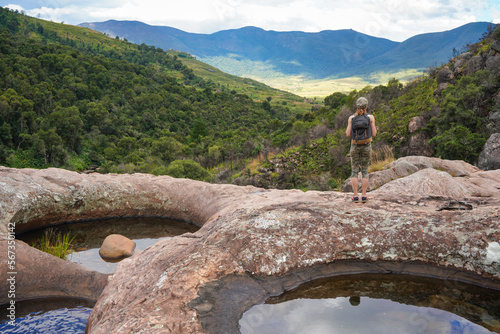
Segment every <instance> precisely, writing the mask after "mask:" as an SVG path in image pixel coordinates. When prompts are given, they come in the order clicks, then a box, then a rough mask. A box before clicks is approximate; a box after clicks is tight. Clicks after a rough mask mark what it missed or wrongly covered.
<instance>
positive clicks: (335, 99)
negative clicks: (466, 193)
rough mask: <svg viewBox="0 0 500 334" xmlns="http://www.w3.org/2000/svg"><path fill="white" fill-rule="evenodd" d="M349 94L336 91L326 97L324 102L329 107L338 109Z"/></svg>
mask: <svg viewBox="0 0 500 334" xmlns="http://www.w3.org/2000/svg"><path fill="white" fill-rule="evenodd" d="M346 98H347V95H346V94H344V93H341V92H335V93H333V94H331V95H328V96H327V97H325V100H324V103H325V105H326V106H327V107H328V108H331V109H337V108H338V107H340V106H341V105H343V104H344V103H345V101H346Z"/></svg>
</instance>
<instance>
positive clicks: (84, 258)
mask: <svg viewBox="0 0 500 334" xmlns="http://www.w3.org/2000/svg"><path fill="white" fill-rule="evenodd" d="M47 229H52V233H54V234H59V233H60V234H61V235H64V234H66V233H69V235H70V236H71V237H74V239H73V242H72V243H71V249H72V250H73V252H72V253H71V254H70V255H68V257H67V259H68V260H69V261H71V262H75V263H78V264H81V265H83V266H84V267H86V268H89V269H92V270H95V271H98V272H101V273H104V274H110V273H113V272H114V270H115V268H116V266H117V264H118V263H117V262H110V261H105V260H103V259H102V258H101V256H100V255H99V248H100V247H101V245H102V242H103V240H104V238H106V236H108V235H110V234H121V235H123V236H126V237H127V238H129V239H132V240H133V241H134V242H135V243H136V248H135V252H134V253H137V252H140V251H142V250H144V249H146V248H147V247H149V246H151V245H153V244H154V243H155V242H157V241H158V240H160V239H164V238H171V237H174V236H176V235H181V234H183V233H187V232H195V231H197V230H198V227H196V226H195V225H193V224H189V223H186V222H183V221H179V220H173V219H165V218H156V217H127V218H109V219H102V220H97V221H96V220H93V221H87V222H77V223H67V224H61V225H57V226H52V227H48V228H45V229H38V230H34V231H30V232H26V233H23V234H20V235H19V236H17V238H18V239H20V240H23V241H24V242H26V243H27V244H29V245H33V244H36V242H37V241H39V240H40V239H41V238H42V236H43V235H44V234H45V232H46V231H47Z"/></svg>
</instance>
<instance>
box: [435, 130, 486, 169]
mask: <svg viewBox="0 0 500 334" xmlns="http://www.w3.org/2000/svg"><path fill="white" fill-rule="evenodd" d="M485 142H486V139H484V138H483V137H481V135H479V134H477V133H473V132H471V131H470V130H469V129H467V128H466V127H465V126H462V125H458V126H455V127H453V128H451V129H449V130H447V131H446V132H444V133H443V134H442V135H440V136H437V137H434V138H432V139H431V140H430V141H429V144H430V145H432V146H434V147H435V148H436V153H437V154H438V155H439V156H441V157H442V158H443V159H450V160H464V161H466V162H469V163H472V164H473V163H474V162H476V160H477V158H478V157H479V154H480V152H481V150H482V148H483V146H484V143H485Z"/></svg>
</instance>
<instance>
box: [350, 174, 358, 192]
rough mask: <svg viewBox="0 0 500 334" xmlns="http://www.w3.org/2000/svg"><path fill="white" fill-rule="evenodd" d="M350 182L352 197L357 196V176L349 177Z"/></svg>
mask: <svg viewBox="0 0 500 334" xmlns="http://www.w3.org/2000/svg"><path fill="white" fill-rule="evenodd" d="M351 184H352V192H353V193H354V197H356V196H358V178H357V177H351Z"/></svg>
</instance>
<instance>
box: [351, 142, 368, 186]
mask: <svg viewBox="0 0 500 334" xmlns="http://www.w3.org/2000/svg"><path fill="white" fill-rule="evenodd" d="M371 157H372V144H371V143H368V144H365V145H354V144H352V143H351V170H352V173H351V177H355V178H357V177H358V174H359V172H361V175H362V178H364V179H367V178H368V167H369V166H370V160H371Z"/></svg>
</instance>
